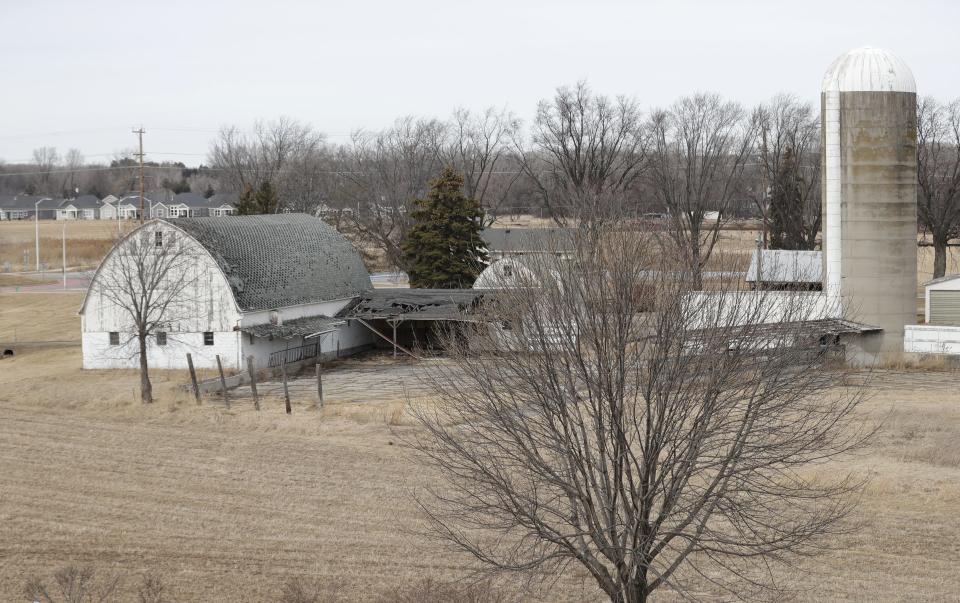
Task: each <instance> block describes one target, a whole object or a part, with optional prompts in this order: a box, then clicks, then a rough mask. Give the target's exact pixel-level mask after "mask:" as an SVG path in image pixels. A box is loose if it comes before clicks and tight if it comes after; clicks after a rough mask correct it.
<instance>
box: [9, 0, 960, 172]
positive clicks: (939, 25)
mask: <svg viewBox="0 0 960 603" xmlns="http://www.w3.org/2000/svg"><path fill="white" fill-rule="evenodd" d="M0 22H2V23H3V25H4V26H3V27H2V31H3V34H2V35H0V94H2V99H3V100H2V101H0V107H2V111H0V158H2V159H4V160H5V161H6V162H8V163H12V162H17V161H19V160H24V159H27V158H29V157H30V155H31V150H32V149H33V148H35V147H39V146H56V147H58V148H59V149H60V150H61V152H63V151H65V150H66V149H67V148H70V147H77V148H79V149H81V151H82V152H83V153H84V154H85V155H86V157H87V159H88V160H89V161H93V160H103V161H109V159H110V156H112V154H113V153H115V152H117V151H119V150H121V149H124V148H130V147H132V146H133V145H134V143H135V137H134V135H133V134H131V132H130V130H131V127H132V126H133V125H138V124H141V123H142V124H143V126H144V128H145V129H146V130H147V134H146V137H145V147H146V151H147V153H148V159H153V160H158V161H160V160H180V161H183V162H184V163H187V164H188V165H196V164H198V163H200V162H202V161H203V160H204V158H205V155H206V152H207V150H208V148H209V143H210V140H211V138H212V137H213V136H214V135H215V133H216V130H217V129H218V128H219V127H221V126H223V125H226V124H236V125H239V126H242V127H245V128H246V127H249V126H250V125H251V124H252V122H253V121H254V120H255V119H258V118H264V119H271V118H276V117H279V116H282V115H286V116H289V117H293V118H295V119H298V120H302V121H305V122H309V123H311V124H313V125H314V126H316V127H317V128H319V129H321V130H322V131H324V132H326V133H327V134H328V135H329V139H330V140H331V141H332V142H338V141H342V140H345V137H346V136H347V135H348V134H349V133H350V132H351V131H352V130H354V129H357V128H361V127H364V128H369V129H376V128H381V127H384V126H386V125H389V124H390V123H391V122H392V121H393V120H394V119H395V118H396V117H398V116H401V115H407V114H414V115H424V116H441V117H442V116H446V115H448V114H449V113H450V112H451V110H452V109H454V108H455V107H466V108H469V109H482V108H484V107H487V106H491V105H493V106H497V107H507V108H509V109H510V110H512V111H514V112H515V113H516V114H517V115H518V116H519V117H521V118H522V119H524V120H525V121H528V120H529V119H530V117H531V116H532V114H533V111H534V108H535V107H536V103H537V101H538V100H540V99H543V98H546V97H549V96H550V95H551V94H552V93H553V90H554V89H555V88H556V87H557V86H559V85H562V84H571V83H575V82H576V81H577V80H579V79H586V80H588V82H589V83H590V85H591V86H592V87H593V88H594V89H595V90H596V91H598V92H602V93H605V94H610V95H615V94H626V95H630V96H635V97H636V98H637V99H638V100H640V102H641V103H642V104H643V105H644V106H645V107H651V106H660V105H666V104H669V103H670V102H671V101H673V100H674V99H676V98H677V97H679V96H682V95H684V94H689V93H691V92H695V91H699V90H709V91H716V92H719V93H721V94H723V95H724V96H727V97H730V98H734V99H736V100H738V101H740V102H742V103H744V104H747V105H752V104H755V103H757V102H759V101H762V100H763V99H765V98H768V97H769V96H771V95H773V94H775V93H777V92H793V93H796V94H797V95H799V96H801V97H803V98H806V99H809V100H811V101H813V100H816V99H818V98H819V90H820V79H821V77H822V75H823V73H824V71H825V70H826V68H827V66H828V65H829V64H830V62H831V61H832V60H833V59H834V58H835V57H836V56H837V55H839V54H841V53H843V52H845V51H847V50H849V49H851V48H855V47H858V46H877V47H882V48H886V49H889V50H891V51H893V52H894V53H896V54H898V55H899V56H900V57H902V58H903V59H904V60H906V62H907V63H908V64H909V65H910V66H911V67H912V69H913V72H914V75H915V76H916V79H917V86H918V90H919V92H920V93H921V94H932V95H934V96H937V97H941V98H953V97H958V96H960V61H958V59H960V35H958V33H957V27H958V24H960V2H957V1H956V0H940V1H918V0H913V1H911V2H906V1H904V0H898V1H895V2H894V1H886V0H873V1H864V2H852V1H844V0H831V1H823V2H821V1H820V0H815V1H812V0H806V1H800V2H778V1H773V0H767V1H757V2H754V1H746V0H736V1H729V0H728V1H720V0H718V1H678V0H670V1H663V2H660V1H646V2H641V1H634V2H611V1H603V2H600V1H592V2H587V1H582V2H561V1H547V0H541V1H532V0H510V1H500V0H485V1H484V0H475V1H472V2H457V1H454V0H446V1H436V2H431V1H423V0H392V1H367V2H362V1H358V0H340V1H337V2H333V1H327V2H323V1H315V2H293V1H287V0H257V1H240V0H235V1H230V2H226V1H224V2H213V1H208V0H192V1H189V2H186V1H179V0H165V1H163V2H139V1H133V0H123V1H116V2H108V1H84V0H69V1H52V0H51V1H44V0H0ZM161 153H162V154H161Z"/></svg>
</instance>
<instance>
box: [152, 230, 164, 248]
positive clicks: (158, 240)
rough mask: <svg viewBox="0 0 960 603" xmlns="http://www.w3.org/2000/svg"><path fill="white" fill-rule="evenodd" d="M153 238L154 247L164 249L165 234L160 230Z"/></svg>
mask: <svg viewBox="0 0 960 603" xmlns="http://www.w3.org/2000/svg"><path fill="white" fill-rule="evenodd" d="M153 236H154V246H155V247H163V232H162V231H159V230H158V231H157V232H156V233H154V235H153Z"/></svg>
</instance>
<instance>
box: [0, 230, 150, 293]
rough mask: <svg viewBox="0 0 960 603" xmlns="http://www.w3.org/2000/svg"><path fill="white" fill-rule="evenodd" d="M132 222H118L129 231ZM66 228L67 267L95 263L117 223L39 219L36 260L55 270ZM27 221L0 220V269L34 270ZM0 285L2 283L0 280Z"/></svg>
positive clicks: (60, 262) (110, 240) (31, 235)
mask: <svg viewBox="0 0 960 603" xmlns="http://www.w3.org/2000/svg"><path fill="white" fill-rule="evenodd" d="M135 225H136V223H134V222H124V223H121V224H120V227H121V228H122V229H123V232H129V231H130V229H131V228H133V227H134V226H135ZM64 226H65V227H66V243H67V267H68V268H69V267H77V266H85V267H91V266H96V265H97V264H98V263H99V262H100V259H101V258H102V257H103V256H104V255H105V254H106V253H107V251H109V250H110V247H112V246H113V242H114V241H115V240H116V237H117V224H116V223H115V222H113V221H110V220H75V221H74V220H70V221H66V222H58V221H56V220H41V221H40V223H39V227H40V261H41V262H43V263H46V264H47V266H48V269H51V270H58V269H60V268H61V266H62V265H63V248H62V242H61V237H62V235H63V234H64ZM34 229H35V226H34V223H33V222H32V221H29V220H14V221H5V222H0V271H3V270H5V269H6V268H7V267H9V269H10V270H11V271H14V272H18V271H24V270H34V269H35V268H36V255H35V252H36V232H35V230H34ZM0 284H2V283H0Z"/></svg>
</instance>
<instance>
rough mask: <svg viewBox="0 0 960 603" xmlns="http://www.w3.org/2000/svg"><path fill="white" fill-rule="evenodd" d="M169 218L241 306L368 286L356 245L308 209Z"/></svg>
mask: <svg viewBox="0 0 960 603" xmlns="http://www.w3.org/2000/svg"><path fill="white" fill-rule="evenodd" d="M167 223H169V224H170V225H171V226H174V227H176V228H179V229H181V230H183V231H184V232H186V233H187V234H188V235H190V236H191V237H193V238H194V239H196V240H197V242H198V243H200V245H202V246H203V247H204V248H206V250H207V251H209V252H210V255H211V256H213V258H214V260H215V261H216V262H217V264H219V265H220V268H221V269H222V270H223V272H224V274H225V275H226V277H227V280H228V281H229V283H230V287H231V289H232V290H233V295H234V297H235V298H236V300H237V305H238V306H240V308H241V309H242V310H270V309H274V308H281V307H285V306H294V305H298V304H308V303H316V302H322V301H331V300H338V299H345V298H351V297H354V296H356V295H358V294H360V293H362V292H364V291H367V290H369V289H371V288H372V285H371V283H370V275H369V273H368V272H367V269H366V268H365V267H364V265H363V261H362V260H361V259H360V254H359V253H357V250H356V249H355V248H354V246H353V245H352V244H351V243H350V242H349V241H348V240H347V239H346V238H344V237H343V235H341V234H340V233H339V232H337V231H336V230H335V229H334V228H333V227H332V226H330V225H328V224H327V223H326V222H323V221H322V220H320V219H318V218H314V217H312V216H308V215H307V214H271V215H261V216H224V217H215V218H177V219H175V220H167Z"/></svg>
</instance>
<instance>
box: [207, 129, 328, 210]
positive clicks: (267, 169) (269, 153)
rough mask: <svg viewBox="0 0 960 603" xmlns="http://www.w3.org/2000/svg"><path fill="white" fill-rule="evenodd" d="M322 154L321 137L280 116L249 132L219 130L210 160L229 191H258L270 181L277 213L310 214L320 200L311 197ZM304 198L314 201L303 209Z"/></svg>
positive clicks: (222, 183) (322, 142) (317, 133)
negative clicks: (280, 210)
mask: <svg viewBox="0 0 960 603" xmlns="http://www.w3.org/2000/svg"><path fill="white" fill-rule="evenodd" d="M323 150H324V137H323V134H321V133H320V132H317V131H315V130H314V129H313V128H312V127H311V126H309V125H307V124H303V123H300V122H297V121H295V120H292V119H289V118H286V117H282V118H280V119H278V120H276V121H272V122H263V121H258V122H256V123H255V124H254V127H253V130H252V132H250V133H245V132H243V131H241V130H240V129H238V128H236V127H227V128H224V129H222V130H221V131H220V133H219V135H218V136H217V139H216V140H215V141H214V142H213V145H212V146H211V148H210V156H209V161H210V165H211V167H213V168H214V169H216V170H219V173H220V182H221V185H223V186H224V187H226V188H227V189H228V190H233V191H242V190H245V189H246V188H247V187H248V186H249V187H251V188H253V189H257V188H259V187H260V185H261V184H262V183H263V182H270V184H271V186H273V188H274V190H276V191H277V194H278V197H279V199H280V205H281V208H294V209H298V210H308V211H311V212H312V211H314V210H315V209H316V205H317V204H318V203H319V201H318V200H317V199H314V198H313V197H312V195H313V192H314V190H313V188H311V187H313V186H314V185H315V182H316V180H315V174H312V173H311V172H312V170H313V169H314V168H315V167H316V165H317V164H318V161H317V158H318V155H320V154H321V153H322V152H323ZM305 186H306V187H307V188H306V190H304V187H305ZM305 199H311V200H312V206H311V207H306V205H308V204H309V203H307V202H305Z"/></svg>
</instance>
